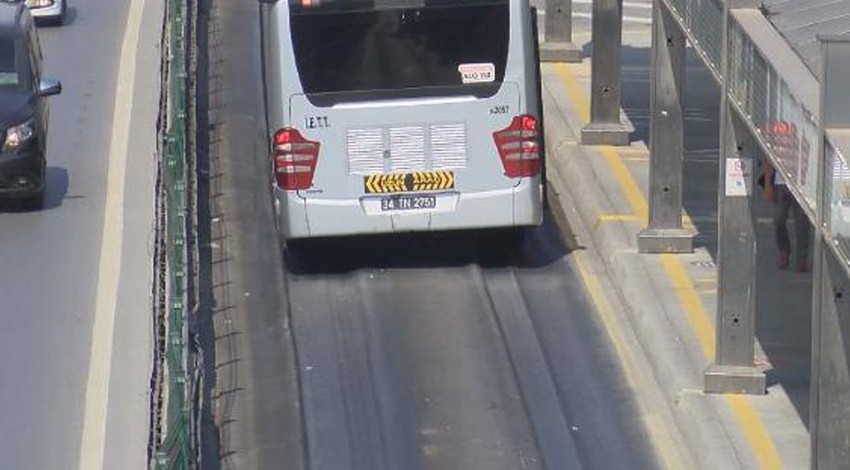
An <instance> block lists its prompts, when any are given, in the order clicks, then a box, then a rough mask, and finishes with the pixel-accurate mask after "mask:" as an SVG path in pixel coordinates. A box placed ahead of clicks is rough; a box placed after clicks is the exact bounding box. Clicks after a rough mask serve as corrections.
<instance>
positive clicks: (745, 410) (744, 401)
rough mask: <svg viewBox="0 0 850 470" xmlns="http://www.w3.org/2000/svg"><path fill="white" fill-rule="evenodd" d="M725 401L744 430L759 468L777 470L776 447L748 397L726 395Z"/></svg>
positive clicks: (777, 455)
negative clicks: (768, 436)
mask: <svg viewBox="0 0 850 470" xmlns="http://www.w3.org/2000/svg"><path fill="white" fill-rule="evenodd" d="M726 401H728V402H729V406H731V407H732V409H733V410H734V411H735V417H736V418H737V419H738V424H740V425H741V428H743V429H744V434H746V436H747V440H748V441H749V442H750V445H751V446H752V447H753V451H754V453H755V454H756V459H757V460H758V462H759V468H761V469H763V470H779V469H781V468H783V467H782V460H781V459H780V458H779V454H778V453H777V452H776V447H775V446H774V445H773V441H771V440H770V439H769V438H765V437H763V436H767V435H768V434H767V429H766V428H765V426H764V423H762V421H761V418H759V416H758V413H756V410H755V409H753V405H752V403H751V402H750V399H749V397H747V396H744V395H726Z"/></svg>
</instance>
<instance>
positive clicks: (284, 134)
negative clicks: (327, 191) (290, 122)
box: [272, 127, 319, 190]
mask: <svg viewBox="0 0 850 470" xmlns="http://www.w3.org/2000/svg"><path fill="white" fill-rule="evenodd" d="M272 154H273V155H274V178H275V182H276V183H277V186H278V187H279V188H280V189H286V190H297V189H307V188H309V187H310V186H312V185H313V174H314V173H315V172H316V160H318V158H319V142H314V141H312V140H307V139H305V138H304V136H303V135H301V133H300V132H298V130H297V129H293V128H291V127H286V128H283V129H281V130H279V131H277V133H276V134H275V135H274V148H273V150H272Z"/></svg>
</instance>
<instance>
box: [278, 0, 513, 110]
mask: <svg viewBox="0 0 850 470" xmlns="http://www.w3.org/2000/svg"><path fill="white" fill-rule="evenodd" d="M455 5H457V4H455ZM508 15H509V13H508V4H507V2H506V1H505V2H499V3H489V4H471V5H462V4H461V5H459V6H427V7H424V8H403V9H383V10H381V9H373V10H366V11H363V10H360V11H340V12H332V11H331V12H328V11H321V12H318V11H317V12H309V11H303V10H302V11H297V10H294V11H293V14H292V15H291V32H292V43H293V48H294V52H295V61H296V65H297V67H298V75H299V77H300V79H301V84H302V86H303V89H304V92H305V93H307V95H308V97H309V98H310V100H311V101H313V102H314V104H318V105H332V104H334V103H337V102H342V101H359V100H372V99H391V98H397V97H405V98H407V97H425V96H457V95H475V96H479V97H481V96H491V95H493V94H495V93H496V92H497V91H498V88H499V86H500V84H501V82H502V80H503V78H504V74H505V62H506V60H507V53H508V39H509V26H508V20H509V18H508ZM463 71H467V73H466V74H464V73H463ZM469 71H472V72H471V75H470V72H469ZM317 94H320V95H321V94H330V95H326V96H316V95H317ZM317 101H318V102H317Z"/></svg>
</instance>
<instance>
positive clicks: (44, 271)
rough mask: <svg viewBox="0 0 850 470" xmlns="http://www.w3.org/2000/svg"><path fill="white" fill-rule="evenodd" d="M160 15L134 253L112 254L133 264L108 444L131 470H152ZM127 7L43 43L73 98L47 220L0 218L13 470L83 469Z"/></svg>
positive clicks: (72, 17)
mask: <svg viewBox="0 0 850 470" xmlns="http://www.w3.org/2000/svg"><path fill="white" fill-rule="evenodd" d="M154 3H156V2H150V1H148V2H145V11H144V19H143V21H142V24H143V28H144V32H143V33H142V34H141V35H140V37H139V38H140V43H139V44H140V47H139V48H138V49H136V50H135V51H134V53H135V54H137V56H136V59H141V60H144V61H145V63H146V64H147V66H146V68H145V72H144V73H141V74H139V75H138V76H137V80H136V82H137V84H136V85H137V86H136V87H134V89H133V90H132V93H131V94H132V95H135V101H134V104H139V103H146V104H145V105H142V106H134V107H133V118H132V119H133V121H132V129H133V132H132V137H131V140H130V143H129V153H128V155H127V156H126V158H127V160H128V167H127V168H128V173H130V174H132V175H133V179H132V181H131V184H130V186H129V187H128V191H127V192H126V193H125V194H124V204H123V206H122V210H125V211H126V212H127V213H128V214H130V218H129V219H128V220H127V221H126V223H125V224H124V225H123V230H124V231H123V235H122V237H123V246H124V250H122V251H120V252H109V253H107V256H112V257H122V258H123V259H124V262H125V263H127V262H128V261H129V262H131V263H132V265H131V266H130V267H129V268H127V269H124V270H122V272H121V273H120V274H119V277H120V281H119V286H118V288H119V294H118V295H119V299H120V300H119V305H120V307H119V310H118V311H117V315H116V318H115V325H114V331H115V343H113V342H111V341H110V342H108V344H107V345H106V346H107V350H106V351H105V352H104V354H105V355H110V356H113V358H112V363H113V368H114V369H115V370H117V371H119V372H118V373H117V374H114V375H113V376H112V378H111V380H110V382H111V386H110V387H112V390H113V392H112V393H111V394H110V396H109V397H108V399H109V405H108V420H109V424H108V425H107V426H108V427H107V432H106V435H108V436H109V440H110V443H111V446H110V447H111V448H112V450H113V451H119V452H121V453H122V456H121V461H120V462H121V468H144V466H145V458H146V443H147V440H146V439H147V427H148V413H147V412H148V404H149V398H148V382H149V379H150V364H151V357H150V356H151V331H150V330H151V320H150V299H149V293H150V278H151V277H150V274H151V262H150V259H151V257H150V250H149V246H150V243H149V240H150V233H151V232H150V230H151V228H152V223H151V221H152V200H153V181H154V170H155V165H154V157H155V154H154V150H155V122H156V103H157V102H158V99H159V87H158V84H159V82H158V67H156V66H151V65H150V64H158V53H157V45H158V41H159V30H160V25H161V6H159V5H153V4H154ZM128 5H129V4H128V3H127V2H99V1H96V0H78V1H75V2H73V3H72V4H71V5H70V7H69V11H68V18H67V22H66V25H64V26H62V27H58V28H46V27H45V28H40V29H39V35H40V37H41V43H42V49H43V52H44V57H45V73H46V75H47V76H53V77H56V78H59V79H60V80H61V81H62V83H63V86H64V91H63V94H61V95H59V96H57V97H54V98H51V119H50V133H49V138H48V139H49V141H48V157H47V158H48V163H47V165H48V169H47V178H48V181H47V197H46V208H45V210H43V211H39V212H15V211H14V210H11V208H10V207H9V206H3V208H2V209H0V299H2V302H3V303H2V307H0V416H2V418H0V468H4V469H5V468H10V469H12V468H14V469H30V468H32V469H68V468H75V467H76V465H77V462H78V459H79V453H80V443H81V427H82V424H83V413H84V410H83V407H84V396H85V393H86V380H87V376H88V372H89V359H90V357H89V356H90V348H91V342H92V336H91V335H92V322H93V312H94V305H95V292H96V289H97V283H98V276H99V273H98V263H99V260H100V252H101V233H102V231H103V227H104V225H103V224H104V208H105V206H106V201H107V194H106V187H107V168H108V160H109V159H110V154H109V148H110V140H111V137H112V135H113V134H114V132H113V127H114V126H113V124H114V123H113V117H114V109H115V104H116V101H115V100H116V88H117V86H118V80H117V76H116V75H117V72H118V63H119V56H120V48H121V44H122V38H123V37H124V33H125V27H126V24H127V17H128V10H129V8H128ZM151 51H153V52H154V53H153V54H151ZM125 86H126V84H125ZM108 223H115V221H113V220H110V221H109V222H108ZM100 356H101V355H99V357H100ZM107 379H109V377H108V376H107ZM103 399H104V400H106V399H107V397H103ZM112 428H115V429H116V430H117V429H119V428H120V429H121V432H110V430H111V429H112ZM110 461H111V460H108V462H110ZM114 463H115V462H113V464H114ZM108 465H109V464H108V463H107V466H108ZM112 468H116V467H114V466H113V467H112Z"/></svg>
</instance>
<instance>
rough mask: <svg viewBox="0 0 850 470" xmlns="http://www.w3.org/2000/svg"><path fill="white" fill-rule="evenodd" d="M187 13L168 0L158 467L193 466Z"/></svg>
mask: <svg viewBox="0 0 850 470" xmlns="http://www.w3.org/2000/svg"><path fill="white" fill-rule="evenodd" d="M187 16H188V0H168V1H167V20H166V21H167V22H166V25H165V33H166V35H165V38H166V41H165V44H164V46H166V47H167V54H168V55H167V58H168V60H167V61H166V62H165V64H166V67H167V69H166V80H167V82H166V84H167V87H166V90H165V96H166V99H165V102H166V112H165V122H164V125H165V141H164V142H163V144H164V145H163V147H162V149H163V162H162V163H163V166H162V171H161V177H162V188H163V190H164V195H165V227H164V229H165V230H164V232H165V233H164V234H163V241H164V248H165V260H166V282H165V286H164V288H165V313H164V318H165V323H166V325H165V331H166V339H165V357H164V360H165V364H164V371H163V373H164V383H163V407H162V409H161V411H160V413H161V414H160V416H161V419H160V424H161V426H162V430H161V433H160V435H159V438H158V442H157V443H156V449H155V455H154V467H155V468H157V469H168V470H171V469H191V468H194V467H195V465H194V453H193V451H192V443H193V439H192V420H191V408H190V400H189V397H190V396H191V395H190V390H189V387H188V386H187V364H188V360H187V355H188V351H187V348H186V345H187V336H188V333H187V329H186V314H187V307H188V304H189V301H188V295H187V291H188V282H189V280H188V271H189V258H188V251H187V232H188V229H187V227H188V225H187V221H188V220H187V218H188V216H189V211H188V201H189V199H188V197H189V195H188V194H187V185H188V180H187V173H188V172H187V159H186V156H187V142H186V140H187V122H186V116H187V109H188V108H187V96H188V93H187V83H188V80H187V71H186V67H187V62H188V60H187V58H188V54H187V52H188V51H187V43H186V40H187V37H188V28H187V24H186V23H187Z"/></svg>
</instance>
